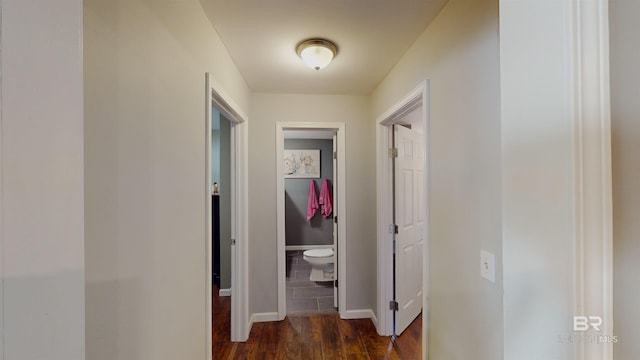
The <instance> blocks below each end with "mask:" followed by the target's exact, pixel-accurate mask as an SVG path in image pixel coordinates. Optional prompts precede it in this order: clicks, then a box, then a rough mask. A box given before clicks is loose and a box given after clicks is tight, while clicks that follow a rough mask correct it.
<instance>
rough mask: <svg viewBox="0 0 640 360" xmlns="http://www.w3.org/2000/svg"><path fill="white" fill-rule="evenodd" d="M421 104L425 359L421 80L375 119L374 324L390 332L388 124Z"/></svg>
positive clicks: (424, 91) (424, 99)
mask: <svg viewBox="0 0 640 360" xmlns="http://www.w3.org/2000/svg"><path fill="white" fill-rule="evenodd" d="M420 106H422V121H423V124H422V125H423V143H424V151H425V154H424V159H425V164H424V172H425V173H424V182H423V185H422V186H423V187H424V194H425V196H426V199H425V207H426V208H425V209H424V212H425V220H426V224H425V227H424V228H425V230H424V231H425V233H424V241H425V243H424V251H423V272H422V275H423V276H422V278H423V280H422V286H423V299H422V357H423V359H426V354H427V353H428V351H427V346H428V341H427V340H428V338H427V337H428V325H429V322H428V319H429V315H428V314H429V307H428V305H429V303H428V301H429V272H428V270H429V205H428V204H429V186H428V183H429V81H428V80H425V81H423V82H422V83H420V84H419V85H418V86H417V87H416V88H414V89H413V90H412V91H411V92H409V93H408V94H407V95H406V96H405V97H403V98H402V99H401V100H400V101H398V102H397V103H396V104H394V105H393V106H391V107H390V108H389V109H388V110H387V111H386V112H384V113H383V114H382V115H380V116H378V118H377V119H376V124H377V125H376V149H377V166H376V168H377V174H376V178H377V181H376V193H377V194H378V196H377V200H376V201H377V244H378V250H377V254H378V259H377V261H378V267H377V268H378V274H377V278H378V295H377V303H378V309H377V312H378V316H377V322H376V327H377V330H378V333H379V334H381V335H392V334H393V312H392V311H391V310H389V303H390V301H392V300H394V299H393V268H392V266H393V249H392V234H390V231H389V225H391V224H393V206H394V205H393V204H394V202H393V186H392V182H393V179H392V177H393V165H392V161H391V158H390V155H389V149H391V147H392V141H391V139H392V136H393V130H392V125H394V124H395V123H397V122H398V121H400V120H401V119H402V118H403V117H404V116H405V115H407V114H408V113H410V112H412V111H413V110H415V109H417V108H418V107H420Z"/></svg>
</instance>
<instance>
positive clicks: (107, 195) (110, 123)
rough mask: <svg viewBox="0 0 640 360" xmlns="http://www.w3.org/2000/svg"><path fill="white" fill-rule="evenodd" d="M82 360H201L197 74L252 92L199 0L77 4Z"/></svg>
mask: <svg viewBox="0 0 640 360" xmlns="http://www.w3.org/2000/svg"><path fill="white" fill-rule="evenodd" d="M84 6H85V9H84V31H85V34H84V35H85V36H84V59H85V68H84V69H85V71H84V81H85V82H84V84H85V92H84V94H85V107H86V108H85V134H84V136H85V149H84V151H85V187H86V202H85V207H86V212H85V226H86V239H85V241H86V264H87V266H86V298H87V301H86V303H87V305H86V306H87V309H86V314H87V329H86V334H87V358H88V359H94V360H100V359H105V360H112V359H121V360H126V359H131V360H143V359H154V360H155V359H167V360H169V359H171V360H173V359H204V357H205V352H206V338H205V320H206V319H205V317H204V314H205V306H206V304H205V299H206V298H205V275H206V272H205V217H204V214H205V196H206V195H205V189H206V185H205V133H204V131H205V103H204V102H205V72H207V71H208V72H211V73H212V75H213V77H214V78H215V79H216V80H217V81H218V82H219V83H220V84H221V85H222V86H223V88H224V90H225V92H227V93H228V94H230V95H231V97H232V98H233V99H234V101H235V102H236V103H238V104H239V106H240V107H242V110H244V111H245V112H247V111H248V109H249V99H250V93H249V90H248V88H247V86H246V84H245V82H244V80H243V79H242V77H241V76H240V74H239V73H238V71H237V69H236V67H235V66H234V64H233V62H232V61H231V59H230V57H229V55H228V53H227V52H226V50H225V48H224V46H223V45H222V43H221V41H220V39H219V37H218V36H217V34H216V32H215V31H214V29H213V28H212V26H211V24H210V23H209V21H208V19H207V18H206V16H205V15H204V12H203V10H202V8H201V5H200V3H199V2H198V1H197V0H183V1H150V0H149V1H147V0H122V1H105V0H85V1H84Z"/></svg>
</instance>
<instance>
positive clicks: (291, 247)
mask: <svg viewBox="0 0 640 360" xmlns="http://www.w3.org/2000/svg"><path fill="white" fill-rule="evenodd" d="M332 248H333V245H286V246H285V247H284V249H285V250H286V251H294V250H298V251H299V250H312V249H332Z"/></svg>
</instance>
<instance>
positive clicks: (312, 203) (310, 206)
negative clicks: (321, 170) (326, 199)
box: [307, 180, 320, 221]
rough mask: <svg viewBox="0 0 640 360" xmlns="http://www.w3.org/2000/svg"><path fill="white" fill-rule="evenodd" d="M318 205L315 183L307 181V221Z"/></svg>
mask: <svg viewBox="0 0 640 360" xmlns="http://www.w3.org/2000/svg"><path fill="white" fill-rule="evenodd" d="M319 207H320V206H319V205H318V196H317V195H316V183H315V181H313V180H311V182H309V200H307V221H309V220H311V218H312V217H313V215H315V214H316V211H318V208H319Z"/></svg>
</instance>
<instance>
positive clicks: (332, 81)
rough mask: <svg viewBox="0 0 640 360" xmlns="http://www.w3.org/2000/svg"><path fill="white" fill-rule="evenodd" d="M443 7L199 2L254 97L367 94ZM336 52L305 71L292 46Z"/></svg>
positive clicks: (305, 0)
mask: <svg viewBox="0 0 640 360" xmlns="http://www.w3.org/2000/svg"><path fill="white" fill-rule="evenodd" d="M446 1H447V0H269V1H265V0H200V2H201V4H202V7H203V9H204V11H205V13H206V15H207V17H208V18H209V20H210V21H211V23H212V24H213V26H214V27H215V29H216V30H217V32H218V34H219V35H220V38H221V39H222V42H223V43H224V44H225V46H226V47H227V49H228V51H229V53H230V54H231V57H232V59H233V61H234V62H235V64H236V66H237V67H238V69H239V70H240V73H241V74H242V76H243V77H244V79H245V80H246V82H247V84H248V85H249V87H250V88H251V90H253V91H256V92H278V93H311V94H369V93H371V92H372V91H373V90H374V89H375V88H376V86H377V85H378V84H379V83H380V82H381V81H382V80H383V79H384V77H385V76H386V75H387V73H388V72H389V71H390V70H391V69H392V68H393V66H394V65H395V64H396V63H397V62H398V60H399V59H400V58H401V56H402V55H403V54H404V53H405V52H406V51H407V50H408V49H409V47H410V46H411V44H413V42H414V41H415V40H416V39H417V37H418V36H419V35H420V34H421V33H422V32H423V31H424V30H425V29H426V28H427V26H428V25H429V23H430V22H431V21H432V20H433V19H434V18H435V16H436V15H437V14H438V12H439V11H440V9H441V8H442V7H443V6H444V4H445V3H446ZM311 37H322V38H326V39H328V40H331V41H333V42H335V43H336V45H337V46H338V55H337V56H336V58H335V59H334V61H333V62H332V63H331V64H330V65H329V66H327V67H326V68H324V69H322V70H319V71H316V70H313V69H310V68H308V67H306V66H305V65H304V64H302V62H301V61H300V59H299V58H298V56H297V55H296V50H295V47H296V45H297V44H298V43H299V42H300V41H302V40H305V39H307V38H311Z"/></svg>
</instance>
